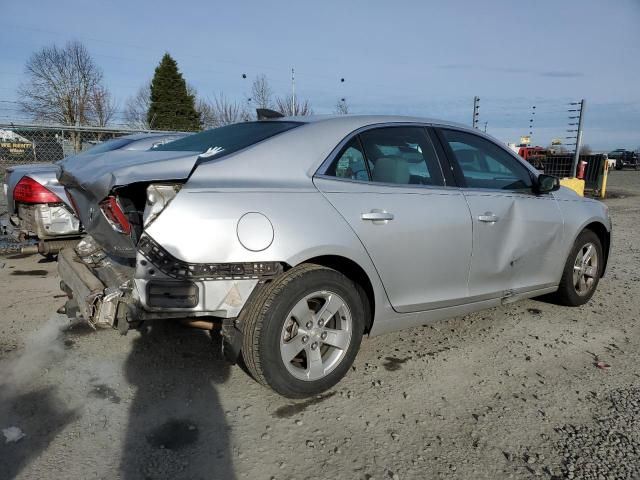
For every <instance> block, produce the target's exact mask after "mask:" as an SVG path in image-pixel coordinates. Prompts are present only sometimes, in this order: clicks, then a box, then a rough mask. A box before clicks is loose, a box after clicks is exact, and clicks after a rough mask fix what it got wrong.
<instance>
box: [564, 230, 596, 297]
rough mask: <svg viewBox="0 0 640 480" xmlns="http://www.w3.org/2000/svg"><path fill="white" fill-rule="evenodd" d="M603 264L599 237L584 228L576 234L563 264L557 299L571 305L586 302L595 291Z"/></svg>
mask: <svg viewBox="0 0 640 480" xmlns="http://www.w3.org/2000/svg"><path fill="white" fill-rule="evenodd" d="M603 266H604V256H603V254H602V243H601V242H600V239H599V238H598V236H597V235H596V234H595V233H594V232H592V231H591V230H584V231H583V232H582V233H581V234H580V235H578V238H577V239H576V241H575V243H574V245H573V248H572V249H571V253H570V254H569V258H568V259H567V263H566V264H565V267H564V271H563V274H562V279H561V280H560V286H559V288H558V292H557V293H556V297H557V300H558V301H559V302H560V303H561V304H563V305H568V306H572V307H575V306H579V305H583V304H585V303H587V302H588V301H589V300H590V299H591V297H592V296H593V294H594V292H595V291H596V287H597V286H598V282H599V280H600V275H601V274H602V268H603Z"/></svg>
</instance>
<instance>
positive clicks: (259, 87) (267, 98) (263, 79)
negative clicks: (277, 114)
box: [251, 73, 273, 108]
mask: <svg viewBox="0 0 640 480" xmlns="http://www.w3.org/2000/svg"><path fill="white" fill-rule="evenodd" d="M251 100H252V101H253V103H254V105H255V106H256V108H272V107H273V90H272V89H271V86H270V85H269V81H268V80H267V76H266V75H265V74H264V73H261V74H260V75H258V76H257V77H256V78H255V80H254V81H253V84H252V85H251Z"/></svg>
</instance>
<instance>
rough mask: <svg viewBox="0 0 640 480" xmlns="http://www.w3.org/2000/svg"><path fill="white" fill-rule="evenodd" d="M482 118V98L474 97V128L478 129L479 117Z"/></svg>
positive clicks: (472, 123)
mask: <svg viewBox="0 0 640 480" xmlns="http://www.w3.org/2000/svg"><path fill="white" fill-rule="evenodd" d="M479 116H480V97H478V96H475V97H473V121H472V122H471V125H472V126H473V128H478V120H479V119H478V117H479Z"/></svg>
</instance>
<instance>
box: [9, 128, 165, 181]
mask: <svg viewBox="0 0 640 480" xmlns="http://www.w3.org/2000/svg"><path fill="white" fill-rule="evenodd" d="M143 132H144V133H173V132H163V131H160V130H135V129H127V128H100V127H73V126H62V125H60V126H50V125H31V124H14V123H8V124H7V123H0V177H1V176H2V175H3V174H4V170H5V168H6V167H9V166H12V165H20V164H24V163H51V162H56V161H58V160H61V159H63V158H64V157H67V156H69V155H73V154H74V153H78V152H81V151H83V150H86V149H87V148H91V147H93V146H94V145H96V144H98V143H100V142H104V141H105V140H109V139H112V138H117V137H121V136H124V135H131V134H134V133H143Z"/></svg>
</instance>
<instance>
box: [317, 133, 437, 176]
mask: <svg viewBox="0 0 640 480" xmlns="http://www.w3.org/2000/svg"><path fill="white" fill-rule="evenodd" d="M325 174H326V175H329V176H333V177H338V178H348V179H351V180H360V181H373V182H378V183H392V184H399V185H436V186H442V185H444V182H443V179H442V172H441V170H440V164H439V163H438V159H437V158H436V154H435V151H434V149H433V146H432V145H431V141H430V140H429V137H428V136H427V134H426V132H425V130H424V128H422V127H383V128H375V129H372V130H367V131H365V132H362V133H361V134H360V135H357V136H355V137H353V138H352V139H351V140H350V141H349V143H347V144H346V145H345V146H344V147H343V149H342V150H341V151H340V153H339V154H338V155H337V156H336V158H335V160H334V161H333V163H332V164H331V165H330V166H329V168H328V169H327V171H326V172H325Z"/></svg>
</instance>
